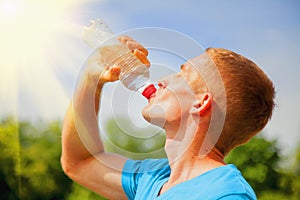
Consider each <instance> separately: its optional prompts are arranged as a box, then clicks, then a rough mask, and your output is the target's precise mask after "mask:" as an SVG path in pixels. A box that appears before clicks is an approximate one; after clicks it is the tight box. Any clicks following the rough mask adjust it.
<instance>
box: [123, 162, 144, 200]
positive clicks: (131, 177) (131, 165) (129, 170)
mask: <svg viewBox="0 0 300 200" xmlns="http://www.w3.org/2000/svg"><path fill="white" fill-rule="evenodd" d="M141 163H142V161H138V160H128V161H126V163H125V165H124V168H123V171H122V187H123V190H124V192H125V193H126V195H127V197H128V199H134V197H135V194H136V190H137V186H138V181H139V178H140V176H141V173H140V168H141Z"/></svg>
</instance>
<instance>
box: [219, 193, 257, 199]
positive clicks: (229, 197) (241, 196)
mask: <svg viewBox="0 0 300 200" xmlns="http://www.w3.org/2000/svg"><path fill="white" fill-rule="evenodd" d="M218 200H256V198H255V199H253V198H251V197H249V196H248V195H246V194H231V195H226V196H224V197H221V198H219V199H218Z"/></svg>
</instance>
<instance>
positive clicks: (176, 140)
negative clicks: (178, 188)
mask: <svg viewBox="0 0 300 200" xmlns="http://www.w3.org/2000/svg"><path fill="white" fill-rule="evenodd" d="M199 127H200V126H198V124H197V123H186V125H185V126H181V127H180V128H179V129H177V130H176V132H173V131H174V129H166V135H167V141H166V145H165V151H166V153H167V156H168V159H169V163H170V167H171V175H170V178H169V181H168V183H166V185H165V186H164V189H168V188H170V187H172V186H174V185H176V184H178V183H181V182H184V181H187V180H190V179H192V178H194V177H196V176H199V175H201V174H203V173H205V172H207V171H209V170H211V169H214V168H216V167H220V166H223V165H225V163H224V156H223V155H222V154H221V153H220V152H219V151H218V150H217V149H216V148H213V149H212V150H211V151H210V152H209V153H208V154H207V155H205V156H200V155H199V152H200V149H201V146H202V141H203V140H204V137H203V135H204V136H205V134H204V132H206V130H205V128H201V129H200V128H199ZM203 130H205V131H203ZM170 131H171V132H170ZM168 136H174V137H169V138H168Z"/></svg>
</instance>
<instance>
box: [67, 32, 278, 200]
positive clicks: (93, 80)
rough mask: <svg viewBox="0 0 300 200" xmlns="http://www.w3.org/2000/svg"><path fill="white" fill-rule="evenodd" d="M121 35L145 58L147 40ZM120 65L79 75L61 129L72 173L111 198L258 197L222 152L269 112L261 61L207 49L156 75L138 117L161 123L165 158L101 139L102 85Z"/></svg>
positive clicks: (268, 84)
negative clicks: (132, 152)
mask: <svg viewBox="0 0 300 200" xmlns="http://www.w3.org/2000/svg"><path fill="white" fill-rule="evenodd" d="M121 41H122V42H123V43H124V44H126V45H127V46H128V47H129V48H130V49H131V50H132V52H133V53H134V54H135V55H136V56H137V57H138V58H139V59H140V60H141V61H142V62H144V63H146V64H147V65H148V64H149V62H148V60H147V55H148V52H147V50H146V49H145V48H144V47H142V46H141V45H140V44H138V43H137V42H135V41H134V40H132V39H131V38H129V37H122V38H121ZM98 56H99V55H97V54H95V55H94V57H93V56H92V58H90V60H89V61H88V62H91V63H92V62H97V59H98V58H99V57H98ZM119 72H120V70H119V68H118V66H108V67H107V68H105V69H102V70H101V74H97V73H96V75H95V74H94V73H92V72H91V71H89V70H88V69H87V71H86V72H85V73H84V76H83V79H82V80H81V81H79V84H78V86H77V89H76V93H75V95H74V97H73V99H72V103H71V106H70V108H69V110H68V112H67V114H66V118H65V121H64V125H63V134H62V147H63V149H62V157H61V163H62V167H63V170H64V171H65V173H66V174H67V175H68V176H69V177H70V178H72V179H73V180H74V181H77V182H78V183H80V184H82V185H83V186H85V187H87V188H89V189H91V190H93V191H95V192H97V193H99V194H101V195H102V196H104V197H107V198H108V199H127V198H128V199H142V200H144V199H184V198H185V199H256V197H255V193H254V191H253V190H252V188H251V187H250V186H249V184H248V183H247V182H246V181H245V179H244V178H243V177H242V175H241V174H240V172H239V171H238V170H237V168H236V167H235V166H234V165H231V164H229V165H227V164H226V163H225V162H224V156H225V155H226V154H227V153H228V152H230V150H231V149H233V148H234V147H236V146H238V145H241V144H243V143H245V142H247V141H248V140H249V139H251V138H252V137H253V136H254V135H255V134H256V133H258V132H259V131H260V130H262V129H263V127H264V126H265V125H266V123H267V122H268V120H269V119H270V117H271V114H272V110H273V107H274V102H273V99H274V87H273V84H272V82H271V81H270V80H269V79H268V77H267V76H266V75H265V73H264V72H263V71H262V70H261V69H260V68H258V67H257V66H256V65H255V64H254V63H253V62H252V61H250V60H248V59H246V58H244V57H243V56H241V55H239V54H236V53H234V52H231V51H229V50H225V49H218V48H209V49H207V50H206V51H205V52H204V53H203V54H201V55H200V56H198V57H196V58H194V59H191V60H190V61H188V62H187V63H185V64H183V65H182V66H181V71H180V72H179V73H178V74H174V75H170V76H167V77H164V78H163V79H162V80H161V81H159V83H158V86H159V88H158V90H157V92H156V93H155V94H154V95H152V97H151V99H150V100H149V104H148V105H147V106H146V107H145V108H144V109H143V116H144V118H145V119H146V120H147V121H149V122H151V123H153V124H156V125H158V126H161V127H162V128H164V129H165V132H166V144H165V151H166V154H167V158H168V159H148V160H144V161H133V160H129V159H127V158H125V157H123V156H120V155H115V154H111V153H106V152H104V150H103V145H102V142H101V139H100V138H99V130H98V123H97V122H98V121H97V114H98V110H99V97H100V95H101V90H102V87H103V85H104V84H105V83H107V82H111V81H115V80H117V79H118V75H119ZM220 78H221V80H222V82H220V81H218V80H219V79H220ZM220 127H221V128H220Z"/></svg>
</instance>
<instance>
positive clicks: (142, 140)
mask: <svg viewBox="0 0 300 200" xmlns="http://www.w3.org/2000/svg"><path fill="white" fill-rule="evenodd" d="M104 130H105V132H106V135H105V136H104V139H105V147H106V149H107V150H109V151H112V152H117V153H121V154H123V155H127V156H129V157H131V158H133V159H141V158H146V157H164V156H165V153H164V151H163V146H164V142H165V137H164V132H163V131H162V130H161V129H158V128H155V127H152V126H149V127H143V128H139V129H138V127H136V126H134V125H130V123H129V121H128V119H126V118H122V117H119V118H117V120H109V121H108V122H107V123H106V125H105V127H104ZM0 148H1V154H0V163H1V165H0V199H5V200H17V199H22V200H23V199H24V200H27V199H28V200H29V199H30V200H38V199H43V200H44V199H45V200H47V199H49V200H59V199H63V200H65V199H66V200H82V199H84V200H103V199H104V198H102V197H100V196H99V195H97V194H95V193H93V192H91V191H89V190H87V189H85V188H84V187H82V186H80V185H78V184H77V183H75V182H73V181H71V180H70V179H69V178H68V177H67V176H66V175H65V174H64V173H63V171H62V169H61V166H60V154H61V122H60V121H54V122H46V123H45V122H40V123H35V124H32V123H30V122H26V121H23V122H17V121H16V120H14V119H13V118H6V119H4V120H2V121H0ZM226 161H227V162H228V163H234V164H235V165H236V166H237V167H238V168H239V169H240V170H241V172H242V173H243V175H244V176H245V178H246V179H247V180H248V182H249V183H250V184H251V185H252V186H253V188H254V189H255V191H256V192H257V195H258V198H259V199H260V200H279V199H280V200H282V199H291V200H296V199H297V200H298V199H300V177H299V175H300V167H299V166H300V148H298V149H297V151H296V153H295V155H294V163H292V164H291V165H288V166H287V167H286V168H284V169H283V168H281V167H280V165H279V164H280V163H281V162H283V161H285V159H284V158H282V157H281V156H280V154H279V149H278V148H277V144H276V142H275V141H268V140H266V139H264V138H262V137H255V138H253V139H252V140H251V141H250V142H249V143H247V144H246V145H243V146H240V147H237V148H236V149H235V150H233V151H232V152H231V153H230V154H229V155H228V156H227V157H226Z"/></svg>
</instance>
